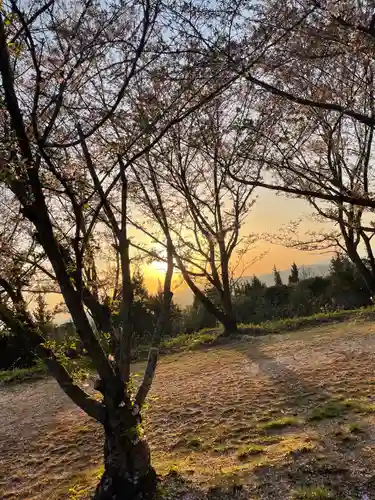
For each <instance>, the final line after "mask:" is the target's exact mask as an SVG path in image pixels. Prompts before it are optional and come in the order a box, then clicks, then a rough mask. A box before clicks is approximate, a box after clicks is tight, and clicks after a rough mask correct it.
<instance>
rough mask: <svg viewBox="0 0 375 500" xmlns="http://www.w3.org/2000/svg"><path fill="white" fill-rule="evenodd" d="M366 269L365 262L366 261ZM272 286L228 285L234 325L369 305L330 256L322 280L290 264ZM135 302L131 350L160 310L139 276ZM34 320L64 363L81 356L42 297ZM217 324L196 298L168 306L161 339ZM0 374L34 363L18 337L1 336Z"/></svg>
mask: <svg viewBox="0 0 375 500" xmlns="http://www.w3.org/2000/svg"><path fill="white" fill-rule="evenodd" d="M365 264H366V262H365ZM273 274H274V285H272V286H266V284H264V283H262V282H261V281H260V279H259V278H258V277H257V276H253V277H252V278H251V279H250V280H247V281H240V282H238V283H236V284H234V285H233V286H232V306H233V314H234V316H235V318H236V322H237V323H238V324H240V323H261V322H263V321H267V320H277V319H282V318H292V317H299V316H310V315H312V314H316V313H318V312H330V311H336V310H338V309H355V308H359V307H363V306H369V305H371V304H372V299H371V293H370V291H369V289H368V286H367V285H366V282H365V281H364V279H363V278H362V276H361V275H360V274H359V272H358V271H357V268H356V266H354V265H353V264H352V262H351V261H350V260H349V259H348V258H347V257H346V256H344V255H342V254H337V255H335V256H334V257H333V258H332V259H331V262H330V266H329V271H328V274H327V275H326V276H311V277H307V278H306V277H305V278H302V277H301V276H300V271H299V269H298V267H297V265H296V264H295V263H293V264H292V266H291V269H290V274H289V277H288V280H287V281H288V282H287V283H283V281H282V278H281V276H280V272H279V271H278V270H277V269H276V267H275V268H274V270H273ZM133 293H134V300H133V306H132V321H133V332H134V336H133V347H136V346H137V345H140V344H143V345H146V344H150V343H151V342H152V337H153V332H154V331H155V327H156V323H157V321H158V318H159V315H160V313H161V310H162V300H163V291H162V290H161V289H160V290H158V291H157V293H156V294H151V293H150V292H148V290H147V287H146V286H145V283H144V279H143V276H142V274H141V273H140V272H136V273H135V274H134V276H133ZM206 295H207V296H208V297H210V300H211V301H212V302H213V303H214V304H215V305H216V307H218V308H220V298H219V297H218V293H217V291H216V290H215V289H213V288H211V289H209V288H208V289H207V290H206ZM112 308H113V313H112V321H113V323H114V325H115V326H116V325H117V324H118V323H119V313H120V311H119V309H118V307H117V308H116V304H112ZM36 318H37V320H38V323H39V325H40V327H41V328H42V329H43V331H44V332H45V335H46V337H48V339H49V340H50V341H51V342H54V343H55V345H56V346H57V347H60V349H63V352H64V354H65V355H66V356H68V357H69V358H74V357H77V356H80V355H82V354H85V350H84V349H83V346H82V343H81V342H80V341H79V337H78V335H77V334H76V330H75V328H74V326H73V324H72V323H71V322H66V323H64V324H62V325H55V324H54V323H53V322H52V317H51V316H50V315H48V314H47V313H46V308H45V303H44V300H43V298H42V297H41V298H40V300H39V303H38V308H37V311H36ZM219 325H220V324H219V323H218V321H217V319H216V317H215V316H213V315H212V314H210V313H209V312H208V310H207V309H206V307H205V306H204V304H202V302H200V301H199V300H198V299H197V298H194V302H193V304H192V305H191V306H189V307H187V308H184V309H182V308H180V307H179V306H178V305H177V304H175V303H174V302H173V301H172V304H171V312H170V316H169V319H168V321H167V322H166V327H165V329H164V331H163V337H164V338H168V337H173V336H176V335H178V334H181V333H192V332H195V331H198V330H201V329H202V328H215V327H218V326H219ZM0 352H1V356H0V369H9V368H13V367H24V366H30V365H31V364H33V363H34V362H35V361H36V357H35V354H34V353H33V352H32V351H30V349H28V348H27V346H26V345H25V343H24V341H23V339H22V336H17V335H16V334H14V333H9V332H7V331H6V330H4V331H3V332H2V333H1V334H0Z"/></svg>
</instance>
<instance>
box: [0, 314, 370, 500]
mask: <svg viewBox="0 0 375 500" xmlns="http://www.w3.org/2000/svg"><path fill="white" fill-rule="evenodd" d="M374 366H375V327H374V326H373V325H372V323H350V324H349V323H348V324H345V325H343V324H340V325H336V326H326V327H323V328H319V329H314V330H310V331H304V332H296V333H291V334H287V335H273V336H269V337H267V338H259V339H252V340H250V341H246V342H241V343H238V344H236V345H232V346H226V347H222V348H219V349H212V350H207V351H202V352H195V353H187V354H180V355H173V356H168V357H165V358H164V359H163V360H162V362H161V363H160V366H159V368H158V372H157V377H156V380H155V384H154V387H153V392H152V399H151V405H150V410H148V412H147V418H146V432H147V435H148V438H149V440H150V443H151V446H152V449H153V456H154V460H155V463H156V466H157V469H158V471H159V472H167V471H168V470H169V469H170V468H171V467H175V466H178V470H179V471H180V472H181V474H183V475H185V476H189V477H190V478H191V480H192V481H194V483H195V484H196V485H199V487H203V486H205V487H207V486H208V485H210V484H216V483H217V482H218V481H219V480H221V479H225V480H228V478H233V477H235V478H236V480H238V479H239V478H240V479H241V481H244V482H245V484H247V486H249V485H250V486H249V487H250V488H252V490H251V491H253V490H254V493H255V494H257V495H259V498H267V499H272V500H278V499H280V500H281V499H283V500H285V499H287V498H292V497H289V496H288V495H289V492H290V491H292V490H293V488H294V487H295V484H297V483H298V481H300V479H301V478H300V477H299V478H297V479H296V478H294V479H293V478H292V479H291V478H290V477H289V476H290V475H292V473H293V471H294V470H295V468H296V470H302V471H303V466H304V464H305V462H306V460H307V459H308V460H310V458H309V455H308V454H307V455H306V456H305V455H303V454H302V455H301V457H299V455H298V453H297V452H298V450H299V449H300V448H301V447H302V448H303V447H305V448H306V447H309V446H310V445H311V446H312V447H313V448H314V450H316V451H317V453H318V454H320V455H321V456H324V457H325V458H327V457H328V458H329V460H331V462H332V463H335V464H336V463H341V468H344V465H345V468H346V471H347V472H346V474H347V477H348V478H349V479H348V484H349V485H353V481H354V479H353V478H355V477H357V476H358V477H359V479H358V478H357V479H356V480H355V481H356V482H357V483H358V484H360V485H361V487H363V488H367V486H364V485H366V484H367V483H368V481H370V480H371V479H372V474H371V468H372V467H374V466H375V431H374V429H375V427H374V425H375V419H374V417H373V412H372V411H371V412H369V411H366V412H364V413H365V414H363V415H362V414H361V415H357V416H355V419H356V421H357V420H358V419H360V420H361V422H362V424H363V426H364V428H365V432H364V433H363V434H362V436H359V437H358V439H357V441H355V442H354V440H353V441H352V442H351V443H350V445H351V447H350V448H348V447H346V448H345V446H344V447H343V448H342V447H341V444H342V443H341V442H339V443H337V442H336V441H337V439H336V438H333V437H332V436H333V435H334V433H335V432H338V429H343V428H344V427H343V426H345V425H347V424H349V423H350V422H351V421H352V420H351V419H352V418H353V416H352V415H351V414H350V415H346V414H345V415H342V416H339V417H338V420H337V421H336V420H335V421H334V422H333V421H331V420H330V421H324V422H317V423H314V424H312V423H310V421H309V415H310V413H311V411H313V410H314V408H316V407H317V405H319V404H322V402H326V401H328V400H330V398H336V397H341V396H345V397H346V398H348V397H355V398H362V399H363V398H367V399H368V401H369V402H371V401H372V396H373V394H375V377H374V373H375V372H374ZM369 404H370V403H369ZM374 410H375V408H374ZM357 413H358V412H357ZM285 416H292V417H293V416H294V418H295V419H296V424H295V425H289V426H286V427H285V428H282V429H281V428H280V429H279V430H278V431H277V432H276V433H275V432H274V434H276V437H275V438H274V439H273V438H272V435H271V436H269V435H268V434H267V433H265V432H266V431H264V430H262V429H263V427H262V425H263V424H262V422H266V423H267V422H269V421H270V420H271V419H278V418H284V417H285ZM298 419H299V421H300V422H305V423H304V424H302V423H301V424H298V422H297V420H298ZM336 424H337V425H336ZM362 424H361V425H362ZM332 426H336V427H337V426H338V427H337V428H336V427H334V428H333V427H332ZM340 432H341V431H340ZM272 439H273V440H272ZM334 439H336V441H334ZM262 440H263V441H262ZM263 442H264V443H266V444H262V445H261V447H260V448H259V450H260V449H261V448H262V451H259V450H258V451H259V453H255V454H254V456H251V457H250V456H249V458H248V459H247V460H245V461H243V460H242V459H241V460H239V458H238V456H239V451H241V450H242V449H245V448H246V447H249V446H254V443H258V444H259V443H263ZM301 443H302V444H301ZM348 443H349V441H348ZM348 443H347V444H348ZM101 446H102V436H101V429H100V428H99V426H96V424H95V423H93V422H92V421H91V420H90V419H88V418H87V417H86V416H85V415H84V414H83V413H82V412H81V411H80V410H79V409H78V408H77V407H76V406H75V405H74V404H73V403H71V402H70V400H69V399H68V398H67V397H66V396H65V395H64V394H63V393H62V391H61V390H60V388H59V387H58V386H57V384H56V383H55V382H54V381H53V380H41V381H35V382H32V383H30V384H20V385H18V386H11V387H3V388H0V457H1V458H0V498H2V499H4V500H5V499H7V500H37V499H43V500H44V499H46V500H48V499H50V500H52V499H55V500H61V499H63V498H67V496H66V495H65V494H64V493H63V492H64V491H66V490H67V488H68V485H69V484H72V479H73V482H74V477H76V478H77V481H76V482H77V483H79V484H81V483H82V482H83V483H85V480H84V479H82V478H84V473H85V471H92V470H95V469H96V468H98V467H99V466H100V463H101ZM259 446H260V445H259ZM259 446H258V447H259ZM263 448H264V450H263ZM373 449H374V452H372V451H371V450H373ZM369 450H370V451H369ZM293 453H294V454H296V453H297V455H298V457H299V458H298V461H297V462H296V456H297V455H296V456H294V455H293ZM306 457H307V458H306ZM314 457H315V455H314ZM315 458H316V457H315ZM352 461H354V462H353V464H355V466H354V465H353V464H352ZM332 463H331V465H332ZM288 474H289V476H288ZM340 474H341V473H339V472H337V473H336V475H337V477H339V479H340V480H339V481H337V482H334V484H333V485H332V484H331V483H330V487H336V486H337V487H338V488H339V487H340V486H339V485H340V484H344V483H345V481H343V480H342V477H341V476H340ZM288 477H289V479H287V478H288ZM308 477H310V479H311V478H313V479H314V477H315V476H314V474H312V473H311V471H310V473H309V475H308ZM319 477H324V472H323V473H320V475H319ZM330 477H336V476H334V475H333V476H332V474H331V476H330ZM272 478H277V488H276V489H273V487H272V484H273V483H272V482H273V479H272ZM311 480H312V479H311ZM314 480H317V479H314ZM90 481H92V478H90V479H88V480H87V482H90ZM330 481H331V480H330ZM355 481H354V482H355ZM336 483H337V485H336ZM345 484H346V483H345ZM374 484H375V476H374ZM348 488H349V486H348ZM353 488H354V490H355V492H357V490H356V489H355V488H357V486H356V485H354V486H353ZM374 489H375V488H374ZM258 490H259V491H258ZM354 490H353V491H354ZM74 491H76V492H77V490H74ZM366 491H367V490H366ZM357 493H358V495H359V494H360V492H359V490H358V492H357ZM357 493H356V494H357ZM345 494H346V493H345V492H342V491H341V490H340V495H341V496H340V497H337V498H343V499H345V498H349V496H348V497H346V496H345ZM350 494H352V491H351V490H350ZM71 498H86V497H84V496H82V497H81V496H79V495H78V494H76V493H71ZM250 498H252V497H250ZM306 498H307V497H306ZM334 498H336V497H334ZM353 498H360V497H359V496H354V497H353ZM369 498H375V496H371V493H370V496H369Z"/></svg>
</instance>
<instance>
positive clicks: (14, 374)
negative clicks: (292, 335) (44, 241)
mask: <svg viewBox="0 0 375 500" xmlns="http://www.w3.org/2000/svg"><path fill="white" fill-rule="evenodd" d="M372 319H375V307H367V308H362V309H353V310H349V311H335V312H329V313H318V314H314V315H313V316H306V317H299V318H287V319H280V320H275V321H266V322H264V323H261V324H242V325H240V326H239V332H238V335H236V336H234V337H231V338H228V337H227V338H224V337H222V331H221V329H220V328H206V329H204V330H201V331H200V332H197V333H193V334H187V333H183V334H181V335H178V336H176V337H173V338H172V339H167V340H164V341H163V342H162V343H161V345H160V353H161V354H171V353H175V352H186V351H194V350H197V349H201V348H202V347H204V346H207V347H209V346H215V345H218V344H228V343H230V342H232V341H233V339H234V341H235V342H237V341H238V337H239V336H242V335H251V336H254V335H255V336H260V335H269V334H271V333H275V334H276V333H285V332H290V331H295V330H304V329H306V328H311V327H313V326H319V325H326V324H331V323H341V322H345V321H364V320H372ZM149 348H150V346H148V345H141V346H139V347H138V348H137V350H136V351H135V352H134V353H133V357H134V360H145V359H147V356H148V352H149ZM82 364H83V368H84V369H88V363H87V361H86V360H85V361H84V362H83V363H82ZM46 376H48V373H47V372H46V368H45V367H44V365H43V364H42V363H38V364H37V365H36V366H33V367H31V368H20V369H19V368H18V369H14V370H5V371H1V370H0V385H4V384H12V383H19V382H25V381H28V380H30V379H32V380H38V379H40V378H43V377H46Z"/></svg>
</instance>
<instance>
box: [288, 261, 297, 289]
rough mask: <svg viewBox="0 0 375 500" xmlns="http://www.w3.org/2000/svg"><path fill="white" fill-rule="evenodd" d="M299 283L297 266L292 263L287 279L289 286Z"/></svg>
mask: <svg viewBox="0 0 375 500" xmlns="http://www.w3.org/2000/svg"><path fill="white" fill-rule="evenodd" d="M298 282H299V270H298V267H297V264H296V263H295V262H293V264H292V267H291V268H290V275H289V277H288V283H289V285H293V284H296V283H298Z"/></svg>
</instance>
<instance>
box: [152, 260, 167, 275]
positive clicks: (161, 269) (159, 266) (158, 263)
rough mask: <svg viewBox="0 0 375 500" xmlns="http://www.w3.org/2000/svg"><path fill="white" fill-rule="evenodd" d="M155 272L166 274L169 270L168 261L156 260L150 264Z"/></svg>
mask: <svg viewBox="0 0 375 500" xmlns="http://www.w3.org/2000/svg"><path fill="white" fill-rule="evenodd" d="M150 267H151V269H152V270H153V271H154V272H157V273H161V274H165V273H166V272H167V263H166V262H163V261H162V260H154V261H153V262H151V265H150Z"/></svg>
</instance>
